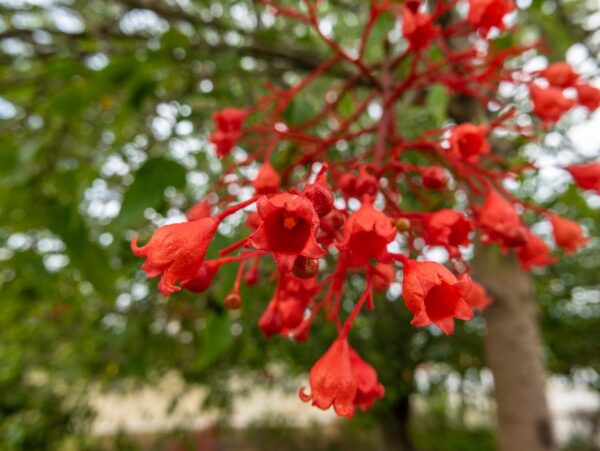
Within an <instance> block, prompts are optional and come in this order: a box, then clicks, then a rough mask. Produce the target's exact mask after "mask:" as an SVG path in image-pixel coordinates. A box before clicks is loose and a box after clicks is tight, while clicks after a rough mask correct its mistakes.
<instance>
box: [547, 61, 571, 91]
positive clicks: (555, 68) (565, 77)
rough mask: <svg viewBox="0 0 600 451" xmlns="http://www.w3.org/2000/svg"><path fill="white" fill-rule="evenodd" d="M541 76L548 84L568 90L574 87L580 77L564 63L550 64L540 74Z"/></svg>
mask: <svg viewBox="0 0 600 451" xmlns="http://www.w3.org/2000/svg"><path fill="white" fill-rule="evenodd" d="M540 75H541V76H542V77H544V78H545V79H546V80H548V83H550V84H551V85H552V86H556V87H557V88H568V87H570V86H573V85H574V84H575V82H576V81H577V79H578V78H579V75H578V74H577V73H575V72H573V69H572V68H571V66H569V65H568V64H567V63H565V62H564V61H560V62H558V63H554V64H550V65H549V66H548V67H547V68H546V69H544V70H542V71H541V72H540Z"/></svg>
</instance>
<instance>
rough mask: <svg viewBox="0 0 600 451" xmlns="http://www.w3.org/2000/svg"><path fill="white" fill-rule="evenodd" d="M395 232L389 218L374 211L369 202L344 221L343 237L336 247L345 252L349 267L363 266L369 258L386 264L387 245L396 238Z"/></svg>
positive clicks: (364, 203)
mask: <svg viewBox="0 0 600 451" xmlns="http://www.w3.org/2000/svg"><path fill="white" fill-rule="evenodd" d="M396 233H397V230H396V228H395V227H394V226H393V225H392V221H391V220H390V218H389V217H388V216H387V215H386V214H385V213H383V212H381V211H379V210H377V209H375V207H373V204H372V203H370V202H363V203H362V205H361V206H360V208H359V209H358V210H357V211H356V212H354V213H353V214H352V215H351V216H350V217H349V218H348V221H346V225H345V226H344V236H343V238H342V241H341V242H336V246H337V247H338V248H339V249H340V250H342V251H345V252H346V254H347V256H348V262H349V264H350V265H351V266H364V265H367V264H368V263H369V260H370V259H371V258H374V259H375V260H377V261H378V262H384V263H386V262H387V261H388V260H389V258H388V252H387V245H388V243H391V242H392V241H393V240H394V238H395V237H396Z"/></svg>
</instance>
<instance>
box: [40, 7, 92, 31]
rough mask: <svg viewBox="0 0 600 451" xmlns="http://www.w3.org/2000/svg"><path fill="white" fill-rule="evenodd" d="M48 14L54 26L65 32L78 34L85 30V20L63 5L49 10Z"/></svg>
mask: <svg viewBox="0 0 600 451" xmlns="http://www.w3.org/2000/svg"><path fill="white" fill-rule="evenodd" d="M48 16H49V17H50V20H52V22H53V24H54V26H55V27H56V28H57V29H58V30H59V31H61V32H63V33H66V34H77V33H82V32H83V31H85V22H84V21H83V19H82V18H81V16H80V15H79V14H78V13H76V12H75V11H73V10H72V9H68V8H62V7H57V8H51V9H50V10H49V11H48Z"/></svg>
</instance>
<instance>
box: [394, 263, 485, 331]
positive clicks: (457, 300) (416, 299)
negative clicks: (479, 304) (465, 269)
mask: <svg viewBox="0 0 600 451" xmlns="http://www.w3.org/2000/svg"><path fill="white" fill-rule="evenodd" d="M470 289H471V278H470V277H469V276H468V275H464V276H463V277H462V278H461V279H457V278H456V277H455V276H454V274H452V273H451V272H450V271H449V270H448V269H447V268H446V267H444V266H443V265H440V264H439V263H435V262H417V261H415V260H407V261H406V262H405V263H404V279H403V280H402V296H403V298H404V303H405V304H406V307H408V309H409V310H410V311H411V312H412V313H413V315H414V316H413V319H412V321H411V324H412V325H414V326H419V327H424V326H428V325H430V324H435V325H436V326H438V327H439V328H440V329H441V330H442V332H444V333H445V334H446V335H448V334H451V333H452V332H453V331H454V318H457V319H462V320H468V319H471V317H472V316H473V312H472V310H471V308H470V307H469V304H468V303H467V301H466V300H465V297H466V295H467V294H468V293H469V290H470Z"/></svg>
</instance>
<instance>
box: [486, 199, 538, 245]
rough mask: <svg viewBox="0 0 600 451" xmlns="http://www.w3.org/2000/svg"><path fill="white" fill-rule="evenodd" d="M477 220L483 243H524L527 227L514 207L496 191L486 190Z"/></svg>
mask: <svg viewBox="0 0 600 451" xmlns="http://www.w3.org/2000/svg"><path fill="white" fill-rule="evenodd" d="M477 220H478V223H479V226H480V228H481V230H482V231H483V236H482V241H483V242H484V243H492V242H496V243H499V244H500V245H501V246H502V247H515V246H521V245H523V244H524V243H525V238H526V235H527V229H526V227H525V226H524V225H523V223H522V222H521V218H520V217H519V214H518V213H517V212H516V210H515V208H514V207H513V206H512V205H511V204H510V203H508V202H507V201H506V200H505V199H504V198H503V197H502V196H500V195H499V194H498V193H497V192H496V191H494V190H492V189H490V190H489V191H488V192H487V195H486V197H485V200H484V202H483V205H482V207H481V209H480V210H479V211H478V214H477Z"/></svg>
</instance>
